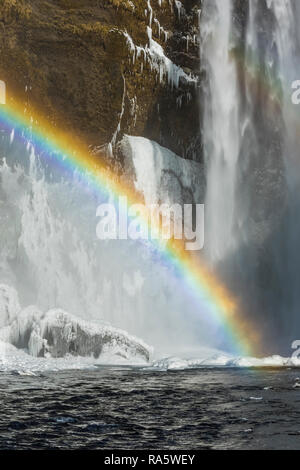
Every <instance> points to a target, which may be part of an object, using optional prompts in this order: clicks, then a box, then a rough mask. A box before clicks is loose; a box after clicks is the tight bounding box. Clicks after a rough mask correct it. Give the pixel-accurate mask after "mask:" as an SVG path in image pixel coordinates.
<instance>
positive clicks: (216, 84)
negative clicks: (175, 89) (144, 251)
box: [200, 0, 240, 262]
mask: <svg viewBox="0 0 300 470" xmlns="http://www.w3.org/2000/svg"><path fill="white" fill-rule="evenodd" d="M200 31H201V44H202V64H203V67H204V68H205V72H206V76H207V89H206V93H205V95H204V96H205V101H204V107H205V110H206V114H205V119H204V123H203V136H204V148H205V161H206V167H207V168H206V171H207V192H206V201H205V203H206V213H207V220H206V240H207V245H208V252H209V256H210V259H211V260H212V261H213V262H216V261H218V260H220V259H223V258H224V256H226V255H227V253H230V252H231V251H232V250H234V249H235V246H236V242H237V239H236V229H235V220H236V216H237V214H236V204H235V201H236V185H237V164H238V157H239V147H240V135H239V121H238V119H239V103H238V99H239V94H238V80H237V71H236V67H235V63H234V61H233V60H232V58H231V55H230V51H231V39H232V37H231V33H232V5H231V0H223V1H222V2H220V1H218V0H213V1H208V2H205V3H204V10H203V12H202V20H201V26H200Z"/></svg>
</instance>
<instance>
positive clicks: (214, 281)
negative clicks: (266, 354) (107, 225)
mask: <svg viewBox="0 0 300 470" xmlns="http://www.w3.org/2000/svg"><path fill="white" fill-rule="evenodd" d="M0 128H2V129H5V130H6V131H7V132H13V133H14V136H15V138H18V139H20V140H21V141H23V142H24V143H26V142H27V144H28V143H30V144H31V145H32V146H33V147H34V149H35V151H36V152H38V153H42V154H43V157H45V155H46V158H48V160H49V162H50V164H51V165H52V164H55V165H57V166H58V168H61V169H62V170H64V171H65V170H67V171H72V172H74V171H77V172H79V174H80V177H81V179H82V180H84V181H85V183H86V184H87V185H89V186H90V187H91V186H92V187H93V188H95V189H96V190H97V191H98V192H100V193H103V192H104V193H107V192H109V194H113V195H114V196H116V197H118V196H121V195H123V196H126V197H127V199H128V203H129V204H133V203H137V202H143V201H142V198H141V195H139V194H137V193H136V192H135V190H134V189H133V188H132V185H131V186H130V185H128V184H127V183H126V182H123V181H121V180H120V178H119V177H118V176H117V175H116V174H114V173H113V172H112V171H111V170H110V169H108V168H107V165H105V164H104V162H103V161H102V160H101V159H100V158H99V157H97V158H96V157H95V156H93V155H92V154H91V151H90V149H89V148H88V146H86V145H85V144H84V143H83V142H82V141H80V140H79V139H76V138H75V137H74V136H73V135H70V134H68V133H67V132H65V131H63V130H62V129H60V128H59V127H56V126H55V125H52V124H51V123H50V122H49V121H48V120H47V119H45V117H44V116H43V115H42V114H41V113H37V112H36V110H34V109H33V108H32V107H29V106H24V102H23V103H22V100H19V99H18V100H17V99H16V98H15V97H9V100H8V102H7V104H6V105H1V106H0ZM152 243H154V244H155V249H156V250H158V251H159V258H160V260H161V261H162V262H164V263H165V264H167V265H168V266H169V267H170V268H172V270H173V271H175V273H176V276H177V277H178V278H179V279H180V281H181V282H182V283H183V284H184V286H188V288H189V290H191V292H192V294H193V295H194V296H195V298H196V299H197V305H198V304H199V310H200V313H202V314H203V315H206V316H207V315H209V316H210V317H209V320H210V321H214V322H215V323H217V324H218V325H221V326H222V329H223V330H224V333H225V335H226V339H227V340H228V341H229V342H230V344H231V345H232V349H233V351H234V352H235V353H236V354H239V355H253V353H254V351H255V352H258V351H259V345H260V338H259V334H258V332H257V329H256V328H254V327H253V325H251V323H250V322H249V321H248V320H246V319H245V315H243V314H242V313H241V312H242V311H241V309H240V307H239V305H238V302H237V301H236V300H235V299H234V298H233V296H232V295H231V294H230V292H229V291H228V290H227V289H226V288H225V287H224V285H223V284H222V282H220V280H219V279H218V277H217V276H216V275H215V274H213V273H212V272H211V271H210V269H208V267H207V266H206V265H205V263H204V262H203V261H202V260H200V259H199V257H195V256H192V255H191V253H190V252H187V251H186V250H185V249H184V244H183V243H182V242H179V241H177V240H176V241H175V240H170V241H169V242H168V243H167V244H166V241H162V240H158V241H157V240H155V241H152Z"/></svg>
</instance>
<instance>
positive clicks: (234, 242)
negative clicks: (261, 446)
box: [200, 0, 300, 352]
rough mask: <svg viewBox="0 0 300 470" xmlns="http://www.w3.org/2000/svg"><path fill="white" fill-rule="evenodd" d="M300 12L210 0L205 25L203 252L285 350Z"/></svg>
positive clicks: (294, 274) (298, 230)
mask: <svg viewBox="0 0 300 470" xmlns="http://www.w3.org/2000/svg"><path fill="white" fill-rule="evenodd" d="M299 13H300V6H299V2H297V1H293V0H251V1H245V2H244V3H242V4H241V2H236V1H234V0H232V1H223V0H205V1H204V2H203V11H202V17H201V24H200V30H201V32H200V34H201V67H202V69H203V71H204V75H205V83H204V93H203V101H202V103H201V105H202V107H203V109H204V111H203V141H204V159H205V164H206V179H207V190H206V232H207V233H206V243H207V247H206V254H207V256H208V258H209V259H210V261H211V262H212V263H213V264H214V265H215V266H216V268H217V269H220V271H221V272H223V273H226V276H225V277H226V280H227V282H228V283H229V284H230V285H231V287H232V288H233V289H235V290H236V293H237V294H240V295H241V296H242V298H243V300H244V304H245V305H246V307H248V308H249V310H250V311H251V315H253V316H254V317H257V321H258V322H259V323H260V324H261V328H262V329H264V330H265V337H266V343H267V346H266V349H268V348H270V349H273V350H274V351H275V350H276V349H275V348H276V347H277V348H279V349H281V350H282V351H283V350H284V351H285V352H286V351H290V349H289V348H290V341H291V340H292V339H295V338H294V335H295V331H297V330H296V328H299V326H300V325H299V323H300V321H299V314H298V308H299V306H300V294H299V282H300V274H299V273H300V256H299V255H298V252H299V250H298V246H297V245H298V240H299V239H300V224H299V222H298V219H299V210H300V199H299V187H300V177H299V156H298V155H299V150H298V149H299V117H300V116H299V111H298V108H297V107H295V106H294V105H292V102H291V94H292V89H291V84H292V82H293V81H294V80H296V79H299V77H300V66H299V64H300V61H299V55H300V47H299V31H298V26H297V24H298V19H299V18H300V16H299ZM296 336H297V334H296ZM298 336H299V335H298ZM270 349H269V350H270Z"/></svg>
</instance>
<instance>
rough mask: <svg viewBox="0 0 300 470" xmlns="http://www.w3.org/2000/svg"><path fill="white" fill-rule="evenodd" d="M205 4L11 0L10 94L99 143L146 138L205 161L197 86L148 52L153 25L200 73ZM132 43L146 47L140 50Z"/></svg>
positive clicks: (4, 61) (7, 5)
mask: <svg viewBox="0 0 300 470" xmlns="http://www.w3.org/2000/svg"><path fill="white" fill-rule="evenodd" d="M200 6H201V1H200V0H185V1H183V0H182V2H181V3H180V2H175V1H174V0H161V1H160V0H150V1H147V0H131V1H130V0H122V1H121V0H72V1H71V0H53V1H51V2H49V1H46V0H27V1H25V0H17V1H16V0H3V1H2V2H1V5H0V39H1V41H0V52H1V63H0V78H1V79H2V80H4V81H5V82H6V84H7V89H8V99H9V96H10V92H14V93H15V91H17V92H18V94H21V96H22V100H23V101H24V103H32V104H33V105H35V106H37V107H38V108H39V109H41V110H42V112H43V114H46V115H47V116H48V118H49V119H50V120H52V121H54V122H55V123H56V124H57V125H60V126H63V128H66V129H68V130H71V131H72V132H74V133H75V134H77V135H79V136H81V137H83V138H84V140H85V141H86V142H88V143H89V144H90V145H92V146H94V147H101V146H105V145H107V144H108V143H109V142H111V141H113V143H114V142H115V141H117V140H119V139H120V138H121V137H122V135H123V134H124V133H125V134H132V135H142V136H144V137H148V138H151V139H153V140H155V141H157V142H158V143H160V144H161V145H164V146H166V147H168V148H170V149H171V150H172V151H174V152H176V153H177V154H179V155H181V156H183V157H187V158H195V159H198V160H199V159H201V142H200V137H199V134H200V125H199V118H198V115H199V112H198V100H197V97H198V85H197V83H196V82H186V81H185V80H180V83H179V86H178V87H176V86H174V84H173V83H172V80H171V82H170V77H169V76H168V74H167V73H162V75H163V77H161V72H162V71H163V72H165V71H164V70H162V67H161V65H159V66H157V63H154V65H153V60H151V54H150V55H149V54H148V55H147V54H145V49H146V48H147V47H148V48H149V45H150V38H149V29H148V30H147V27H149V26H150V27H151V28H152V38H153V40H154V41H155V42H156V43H157V44H159V45H160V46H162V47H163V50H164V54H165V56H166V57H168V58H169V59H170V60H171V61H172V63H174V64H176V65H178V66H180V67H181V68H182V70H183V71H184V72H185V73H186V74H187V75H190V74H193V75H194V76H195V77H197V76H198V75H199V53H198V37H197V33H198V14H199V13H198V10H199V8H200ZM126 33H128V35H129V37H130V40H131V41H132V42H130V41H129V40H128V37H126ZM132 45H133V46H132ZM133 47H140V48H142V49H141V53H140V55H139V57H137V55H138V54H136V51H134V49H133ZM152 59H153V57H152ZM154 62H155V61H154ZM168 81H169V83H168ZM179 111H180V112H179Z"/></svg>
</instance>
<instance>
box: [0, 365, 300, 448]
mask: <svg viewBox="0 0 300 470" xmlns="http://www.w3.org/2000/svg"><path fill="white" fill-rule="evenodd" d="M298 375H299V376H300V371H297V370H288V369H286V370H240V369H205V370H187V371H178V372H153V371H141V370H134V369H133V370H125V369H107V368H99V370H96V371H95V370H94V371H68V372H58V373H49V374H43V375H42V376H38V377H27V376H26V377H24V376H18V375H13V374H1V375H0V398H1V414H0V449H1V450H2V449H50V448H60V449H163V450H164V449H185V450H189V449H190V450H192V449H300V388H298V389H297V388H296V389H295V388H293V385H294V383H295V381H296V378H297V376H298ZM265 387H272V388H271V389H268V390H264V388H265Z"/></svg>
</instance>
